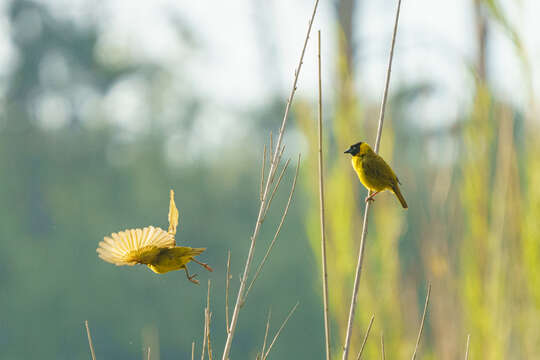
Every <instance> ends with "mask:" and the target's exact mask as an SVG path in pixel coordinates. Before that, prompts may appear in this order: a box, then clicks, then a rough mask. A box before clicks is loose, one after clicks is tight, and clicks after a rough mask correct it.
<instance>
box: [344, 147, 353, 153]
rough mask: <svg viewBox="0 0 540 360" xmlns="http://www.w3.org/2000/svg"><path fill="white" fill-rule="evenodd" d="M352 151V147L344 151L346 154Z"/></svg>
mask: <svg viewBox="0 0 540 360" xmlns="http://www.w3.org/2000/svg"><path fill="white" fill-rule="evenodd" d="M351 152H352V150H351V148H348V149H347V150H345V151H344V152H343V153H344V154H350V153H351Z"/></svg>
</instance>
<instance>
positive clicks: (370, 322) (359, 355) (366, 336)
mask: <svg viewBox="0 0 540 360" xmlns="http://www.w3.org/2000/svg"><path fill="white" fill-rule="evenodd" d="M373 320H375V315H371V320H370V321H369V325H368V328H367V331H366V335H365V336H364V340H363V341H362V347H361V348H360V351H359V352H358V356H357V357H356V360H360V358H361V357H362V353H363V352H364V347H365V346H366V342H367V339H368V337H369V332H370V331H371V326H372V325H373Z"/></svg>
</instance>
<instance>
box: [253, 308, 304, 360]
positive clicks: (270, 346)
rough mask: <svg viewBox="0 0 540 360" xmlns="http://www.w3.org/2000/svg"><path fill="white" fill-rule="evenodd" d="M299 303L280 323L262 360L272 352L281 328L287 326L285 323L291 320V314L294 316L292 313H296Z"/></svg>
mask: <svg viewBox="0 0 540 360" xmlns="http://www.w3.org/2000/svg"><path fill="white" fill-rule="evenodd" d="M299 304H300V303H299V302H297V303H296V305H294V307H293V308H292V309H291V311H289V315H287V317H286V318H285V320H283V323H281V326H280V327H279V329H278V331H277V332H276V335H274V338H273V339H272V342H271V343H270V345H269V346H268V350H267V351H266V353H265V354H264V355H263V358H262V360H266V358H267V357H268V354H269V353H270V350H272V347H273V346H274V344H275V343H276V340H277V339H278V337H279V335H280V334H281V331H283V328H284V327H285V325H287V321H289V319H290V318H291V316H292V314H294V312H295V311H296V308H297V307H298V305H299Z"/></svg>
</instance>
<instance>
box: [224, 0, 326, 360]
mask: <svg viewBox="0 0 540 360" xmlns="http://www.w3.org/2000/svg"><path fill="white" fill-rule="evenodd" d="M318 5H319V0H315V4H314V7H313V13H312V14H311V17H310V20H309V23H308V29H307V32H306V37H305V39H304V45H303V47H302V52H301V53H300V59H299V61H298V66H297V68H296V69H295V71H294V79H293V84H292V88H291V92H290V94H289V98H288V100H287V105H286V106H285V113H284V114H283V120H282V121H281V126H280V129H279V135H278V138H277V141H276V146H275V151H273V150H272V148H273V143H272V144H271V151H270V153H272V151H273V155H272V160H271V161H270V169H269V171H268V176H267V180H266V185H265V186H264V190H263V196H262V200H261V202H260V206H259V211H258V215H257V221H256V222H255V227H254V229H253V234H252V235H251V237H250V245H249V250H248V255H247V258H246V263H245V265H244V270H243V275H242V279H241V281H240V287H239V289H238V294H237V296H236V303H235V305H234V309H233V313H232V317H231V324H230V329H229V333H228V334H227V339H226V341H225V346H224V348H223V356H222V360H228V359H229V354H230V352H231V346H232V341H233V339H234V334H235V330H236V326H237V324H238V317H239V313H240V308H241V305H242V303H243V302H244V301H245V299H246V298H245V296H244V292H245V290H246V285H247V280H248V276H249V273H250V270H251V263H252V261H253V255H254V253H255V243H256V241H257V237H258V235H259V231H260V228H261V225H262V220H263V217H264V213H265V209H266V203H267V201H268V195H269V190H270V188H271V185H272V182H271V181H270V180H271V179H273V177H274V175H275V172H276V170H277V167H278V159H279V157H280V154H281V151H282V150H281V149H282V148H281V146H282V142H283V134H284V133H285V128H286V125H287V119H288V117H289V111H290V108H291V104H292V102H293V99H294V95H295V93H296V89H297V87H296V86H297V84H298V77H299V75H300V70H301V69H302V64H303V61H304V54H305V52H306V47H307V44H308V41H309V35H310V33H311V28H312V25H313V20H314V18H315V14H316V13H317V7H318Z"/></svg>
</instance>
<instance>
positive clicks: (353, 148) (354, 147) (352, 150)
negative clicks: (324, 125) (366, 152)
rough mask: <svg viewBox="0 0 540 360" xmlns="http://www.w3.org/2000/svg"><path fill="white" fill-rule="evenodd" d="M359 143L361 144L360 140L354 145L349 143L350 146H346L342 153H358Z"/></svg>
mask: <svg viewBox="0 0 540 360" xmlns="http://www.w3.org/2000/svg"><path fill="white" fill-rule="evenodd" d="M360 145H362V142H359V143H356V144H354V145H351V147H350V148H348V149H347V150H346V151H345V152H344V154H351V155H352V156H354V155H356V154H358V152H359V151H360Z"/></svg>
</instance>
